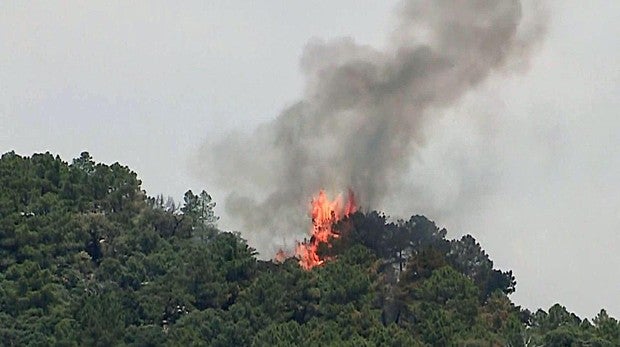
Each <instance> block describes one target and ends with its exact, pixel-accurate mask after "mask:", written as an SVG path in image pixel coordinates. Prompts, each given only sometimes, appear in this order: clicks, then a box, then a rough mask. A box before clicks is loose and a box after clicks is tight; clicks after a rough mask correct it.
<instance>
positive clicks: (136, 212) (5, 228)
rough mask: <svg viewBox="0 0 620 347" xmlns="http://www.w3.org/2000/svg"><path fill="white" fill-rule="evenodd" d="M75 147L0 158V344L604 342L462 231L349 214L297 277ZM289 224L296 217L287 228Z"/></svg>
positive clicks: (191, 198)
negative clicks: (531, 306)
mask: <svg viewBox="0 0 620 347" xmlns="http://www.w3.org/2000/svg"><path fill="white" fill-rule="evenodd" d="M140 184H141V182H140V180H139V179H138V178H137V175H136V174H135V173H134V172H132V171H131V170H130V169H129V168H127V167H125V166H122V165H120V164H118V163H115V164H112V165H104V164H101V163H95V162H94V161H93V159H92V158H91V156H90V155H89V154H88V153H86V152H84V153H82V154H81V155H80V157H79V158H77V159H74V160H73V161H72V163H71V164H69V163H66V162H63V161H62V160H61V159H60V158H59V157H58V156H56V157H54V156H52V155H51V154H49V153H45V154H35V155H33V156H31V157H22V156H19V155H17V154H15V153H13V152H10V153H6V154H4V155H3V156H2V158H1V159H0V341H2V344H3V345H6V346H116V345H119V346H123V345H127V346H179V345H191V346H514V347H516V346H543V345H544V346H620V324H619V322H618V321H617V320H616V319H615V318H613V317H610V316H609V315H608V314H607V313H606V312H605V311H604V310H601V312H600V313H599V314H598V315H597V316H596V317H594V318H593V319H592V320H591V321H589V320H587V319H584V320H581V319H580V318H579V317H577V316H576V315H575V314H573V313H570V312H569V311H567V309H566V308H565V307H563V306H561V305H559V304H556V305H554V306H553V307H551V308H550V309H549V310H548V312H545V311H543V310H538V311H536V312H535V313H531V312H530V311H528V310H523V309H521V308H520V307H518V306H515V305H514V304H513V303H512V302H511V301H510V299H509V296H508V295H509V294H510V293H512V292H514V290H515V285H516V281H515V278H514V277H513V275H512V272H511V271H502V270H499V269H495V268H494V266H493V262H492V261H491V259H490V258H489V256H488V255H487V254H486V253H485V251H484V250H483V249H482V247H481V246H480V244H479V243H478V242H477V241H476V240H475V239H474V238H473V237H472V236H470V235H467V236H464V237H462V238H461V239H460V240H447V239H446V230H445V229H440V228H438V227H437V226H436V225H435V223H434V222H432V221H430V220H428V219H427V218H425V217H423V216H413V217H411V218H410V219H409V220H406V221H398V222H395V223H392V222H388V219H387V218H386V217H385V216H384V215H383V214H380V213H378V212H369V213H355V214H354V215H352V216H350V217H348V218H346V219H345V220H342V221H341V222H339V224H338V225H337V226H336V228H337V230H338V231H339V233H340V237H338V238H337V239H334V240H331V241H332V242H331V246H327V245H323V246H322V247H321V252H322V253H324V255H328V256H330V257H331V258H332V260H331V261H328V262H326V263H325V264H324V265H323V266H320V267H316V268H314V269H312V270H311V271H305V270H303V269H301V268H300V267H299V266H298V264H297V262H296V260H295V259H288V260H286V261H284V262H283V263H281V264H276V263H273V262H270V261H262V260H258V259H257V254H256V252H255V250H254V249H253V248H252V247H250V246H249V245H248V244H247V243H246V242H245V240H243V239H242V238H241V237H240V235H239V234H237V233H230V232H226V231H221V230H219V229H217V224H216V223H217V216H215V214H214V210H213V209H214V207H215V203H214V202H213V201H212V199H211V196H209V194H208V193H206V192H205V191H202V192H201V193H200V194H198V195H195V194H194V193H192V192H191V191H188V192H187V193H186V194H185V196H184V202H183V204H182V206H177V205H176V204H175V203H174V201H173V200H172V199H164V198H163V197H162V196H159V197H155V198H152V197H148V196H146V194H145V192H144V191H142V190H141V187H140ZM300 228H303V226H300Z"/></svg>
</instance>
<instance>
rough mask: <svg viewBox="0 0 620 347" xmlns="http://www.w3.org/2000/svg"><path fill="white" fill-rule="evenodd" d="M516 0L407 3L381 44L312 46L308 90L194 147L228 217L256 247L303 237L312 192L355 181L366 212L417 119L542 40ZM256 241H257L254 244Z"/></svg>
mask: <svg viewBox="0 0 620 347" xmlns="http://www.w3.org/2000/svg"><path fill="white" fill-rule="evenodd" d="M522 12H523V6H522V3H521V1H518V0H471V1H453V0H433V1H430V0H429V1H421V0H414V1H404V2H402V3H400V4H399V5H398V7H397V11H396V14H397V24H396V27H395V30H394V32H393V34H392V35H391V37H390V41H389V44H388V48H386V49H384V50H378V49H375V48H373V47H369V46H365V45H359V44H357V43H355V41H354V40H353V39H351V38H341V39H336V40H332V41H327V42H325V41H320V40H315V41H312V42H309V43H308V44H307V46H306V48H305V51H304V53H303V56H302V59H301V64H300V65H301V70H302V71H303V74H304V76H305V79H306V83H305V91H304V94H303V97H302V98H301V99H300V100H299V101H298V102H297V103H295V104H293V105H292V106H290V107H288V108H286V109H284V110H283V111H282V113H281V114H280V115H279V116H278V117H277V118H275V119H274V120H273V121H271V122H268V123H266V124H263V125H261V126H259V127H258V128H257V129H256V130H255V131H254V132H253V133H252V134H243V133H234V134H229V135H228V136H227V137H226V138H224V139H221V140H220V141H219V142H217V143H208V144H205V145H204V146H203V148H202V150H201V153H200V163H201V167H202V168H203V169H201V170H202V172H201V175H203V177H205V176H208V179H209V181H210V183H215V184H217V185H218V186H219V187H228V189H229V191H230V194H229V196H228V198H227V199H226V201H225V206H226V209H227V213H228V214H229V215H231V216H233V217H234V218H236V219H239V220H240V221H241V222H242V223H243V225H244V230H245V231H246V232H247V233H245V234H244V236H245V237H246V238H248V240H249V241H250V242H252V244H254V245H257V246H258V248H259V251H263V252H267V253H269V252H271V251H272V250H273V249H269V247H265V242H267V243H268V244H270V245H274V246H271V247H274V248H275V247H277V246H281V245H282V244H283V243H284V242H292V241H293V240H295V239H301V238H303V236H304V235H305V233H306V232H307V230H305V229H303V225H306V224H307V223H304V222H303V221H304V219H306V218H307V206H308V203H309V201H310V199H311V197H312V195H313V194H315V193H316V192H318V191H319V189H322V188H323V189H325V190H327V191H328V192H330V193H331V194H332V195H333V194H336V193H340V192H343V191H346V189H348V188H350V189H352V190H353V191H355V192H356V194H357V196H358V199H359V202H360V205H361V206H362V208H364V209H368V208H380V207H381V203H382V201H383V200H384V199H385V198H386V197H389V196H390V194H392V193H393V192H395V191H396V190H397V189H399V186H400V185H401V184H404V183H403V182H402V180H403V179H402V178H403V175H404V174H405V173H406V172H407V170H408V167H409V163H410V158H411V156H412V155H413V154H414V153H415V151H416V148H417V147H419V146H422V145H423V144H424V141H425V140H424V136H425V134H424V132H423V125H424V123H425V122H426V121H428V120H429V119H430V118H432V117H435V116H436V115H437V114H440V113H441V110H442V109H445V108H447V107H450V106H451V105H454V103H455V102H456V101H458V100H459V98H460V97H462V96H463V94H464V93H466V92H468V91H469V90H471V89H473V88H475V87H476V86H477V85H478V84H480V83H481V82H483V81H484V80H485V79H486V78H487V77H488V76H489V75H490V74H492V73H494V72H497V71H507V70H511V69H514V68H515V66H523V63H524V62H525V63H526V62H527V58H528V56H529V55H530V50H531V47H532V46H534V45H535V44H536V43H537V42H538V40H539V38H540V36H541V31H540V30H539V29H540V27H541V24H540V23H529V24H524V23H526V21H524V20H523V13H522ZM261 248H262V249H261Z"/></svg>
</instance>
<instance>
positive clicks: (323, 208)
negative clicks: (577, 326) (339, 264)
mask: <svg viewBox="0 0 620 347" xmlns="http://www.w3.org/2000/svg"><path fill="white" fill-rule="evenodd" d="M356 210H357V206H356V203H355V196H354V194H353V192H352V191H349V197H348V199H347V202H346V204H344V205H343V203H342V196H340V195H339V196H338V197H337V198H336V199H334V200H333V201H330V200H329V199H328V198H327V194H325V192H324V191H323V190H321V191H320V192H319V195H318V196H316V197H315V198H314V199H312V209H311V215H312V231H311V232H312V235H311V237H310V240H304V242H301V243H299V244H297V248H296V249H295V256H296V257H297V258H298V259H299V265H300V266H301V267H303V268H304V269H306V270H309V269H312V268H313V267H315V266H317V265H321V264H323V262H324V261H325V259H321V257H320V256H319V255H318V254H317V251H318V248H319V244H320V243H323V242H328V241H329V239H330V237H333V238H337V237H338V234H336V233H335V232H334V230H333V225H334V223H336V222H338V221H339V220H340V219H341V218H342V217H343V216H344V217H346V216H348V215H350V214H352V213H354V212H355V211H356Z"/></svg>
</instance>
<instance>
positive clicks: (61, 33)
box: [0, 0, 620, 317]
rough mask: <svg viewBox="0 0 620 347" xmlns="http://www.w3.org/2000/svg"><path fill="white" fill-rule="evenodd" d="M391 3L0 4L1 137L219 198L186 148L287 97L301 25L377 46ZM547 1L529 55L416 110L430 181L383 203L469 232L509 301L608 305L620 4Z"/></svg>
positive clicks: (619, 160) (146, 183)
mask: <svg viewBox="0 0 620 347" xmlns="http://www.w3.org/2000/svg"><path fill="white" fill-rule="evenodd" d="M394 3H395V1H372V2H371V1H364V2H363V5H362V2H360V1H359V0H355V1H353V0H346V1H333V0H332V1H326V0H320V1H317V0H315V1H312V2H309V1H263V2H260V5H259V2H251V1H218V2H215V1H212V2H210V3H206V2H204V1H196V2H184V3H183V4H182V5H179V4H176V3H173V2H157V3H153V2H134V3H132V4H127V2H121V1H119V2H101V3H99V4H97V5H93V3H92V2H89V3H84V2H81V3H72V2H45V3H36V4H35V3H34V2H28V3H26V2H18V1H14V2H9V1H3V2H0V151H1V152H6V151H9V150H15V151H16V152H18V153H19V154H23V155H30V154H32V153H33V152H40V151H50V152H52V153H58V154H60V155H61V156H62V157H63V158H64V159H65V160H67V161H70V160H71V158H73V157H77V156H78V155H79V153H80V152H81V151H83V150H88V151H90V152H91V154H92V155H93V157H94V158H95V160H97V161H103V162H107V163H112V162H115V161H119V162H121V163H123V164H127V165H129V166H130V167H131V168H132V169H134V170H135V171H137V172H138V174H139V175H140V177H141V178H142V180H143V187H144V188H145V189H146V190H147V192H148V193H149V194H153V195H154V194H158V193H164V194H166V195H171V196H173V197H177V198H180V197H181V196H182V194H183V192H184V191H185V190H187V189H190V188H191V189H194V190H200V189H203V188H204V189H206V190H207V191H209V192H212V193H213V195H214V198H215V200H216V201H217V202H222V201H223V197H224V195H223V194H224V193H225V192H226V191H227V187H212V186H206V185H205V182H208V179H205V177H197V176H196V175H195V174H193V172H192V170H191V169H190V167H191V165H190V161H191V160H195V157H196V156H195V153H196V151H197V150H198V148H199V147H200V146H201V145H202V144H203V143H204V142H205V141H209V140H212V139H217V138H219V137H222V136H223V135H224V134H226V133H228V131H230V130H231V129H242V130H244V131H248V132H249V131H251V130H252V129H254V127H256V126H257V125H258V124H260V123H262V122H264V121H268V120H270V119H273V118H274V117H275V116H277V115H278V114H279V113H280V111H281V110H282V109H283V108H284V107H286V106H288V105H290V103H292V102H293V101H295V100H296V99H298V98H299V96H300V94H301V93H302V86H303V80H302V75H301V73H300V71H299V58H300V56H301V53H302V50H303V47H304V46H305V44H306V43H307V42H308V41H309V40H310V39H311V38H313V37H319V38H325V39H330V38H336V37H341V36H351V37H354V38H355V40H356V41H357V42H361V43H365V44H369V45H372V46H376V47H381V46H382V45H384V44H385V42H386V38H387V37H388V36H389V35H390V30H392V26H391V22H392V16H393V7H394ZM548 4H549V5H548V7H549V28H548V33H547V35H546V39H545V41H544V43H543V44H542V46H541V47H540V48H539V50H538V52H537V53H536V54H535V55H534V58H533V59H532V61H531V64H530V66H529V68H528V69H526V68H525V67H523V71H524V72H523V73H522V74H510V75H507V74H505V75H496V76H493V77H492V78H491V79H490V80H488V81H487V82H486V83H485V84H483V85H482V86H481V87H479V88H477V89H476V90H475V91H473V92H471V93H469V94H468V95H466V96H465V97H464V98H463V100H461V102H460V103H459V104H458V105H457V106H455V107H453V108H451V109H449V110H446V111H445V114H444V115H443V116H442V117H439V118H437V119H436V120H435V121H433V122H432V123H431V124H428V125H427V126H428V128H429V129H428V130H427V131H426V134H427V135H428V136H427V138H426V142H425V145H424V147H423V148H422V149H421V150H420V151H419V152H418V153H417V154H416V155H415V157H414V158H413V163H414V164H413V167H412V169H411V176H412V177H411V180H412V182H414V185H419V186H424V187H425V189H423V190H416V189H413V190H412V191H406V190H405V191H403V192H402V194H401V196H398V197H395V198H394V199H393V200H391V201H390V202H388V203H386V205H385V206H381V208H382V209H384V210H385V211H386V212H387V213H388V214H390V215H393V216H401V217H406V216H408V215H411V214H413V213H423V214H426V215H427V216H428V217H429V218H431V219H434V220H436V221H437V223H438V224H439V225H442V226H445V227H446V228H448V230H449V236H450V237H460V236H461V235H463V234H466V233H471V234H473V235H474V236H475V237H476V238H477V239H478V240H479V241H480V242H481V243H482V246H483V247H484V248H485V249H486V250H487V251H488V252H489V253H490V255H491V257H492V259H494V260H495V262H496V265H497V266H499V267H500V268H503V269H512V270H514V272H515V275H516V277H517V282H518V283H517V292H516V293H515V294H514V295H513V299H514V300H515V301H516V302H517V303H518V304H522V305H525V306H527V307H529V308H531V309H533V308H536V307H543V308H545V309H547V308H548V307H549V306H551V305H552V304H553V303H555V302H560V303H562V304H564V305H566V306H567V308H568V309H569V310H572V311H575V312H577V313H578V314H580V315H582V316H588V317H591V316H593V315H594V314H595V313H596V312H597V311H598V310H599V309H600V308H601V307H605V308H607V309H608V311H609V312H610V313H612V314H613V315H614V316H616V317H618V316H620V252H619V250H620V184H619V183H618V179H619V178H620V136H618V134H617V133H618V130H619V129H620V118H619V117H618V110H619V109H620V96H619V95H620V41H619V40H618V37H620V22H618V18H619V16H620V2H618V1H613V0H599V1H588V2H584V1H581V0H570V1H555V2H549V3H548ZM420 191H423V192H424V194H423V195H422V196H420V195H419V192H420ZM416 194H417V195H416ZM218 212H219V213H220V214H224V213H223V209H219V210H218ZM300 213H305V212H304V211H301V212H300ZM223 217H224V218H223V220H222V223H221V227H224V228H226V227H234V226H236V224H235V220H234V219H233V218H230V216H223Z"/></svg>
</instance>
